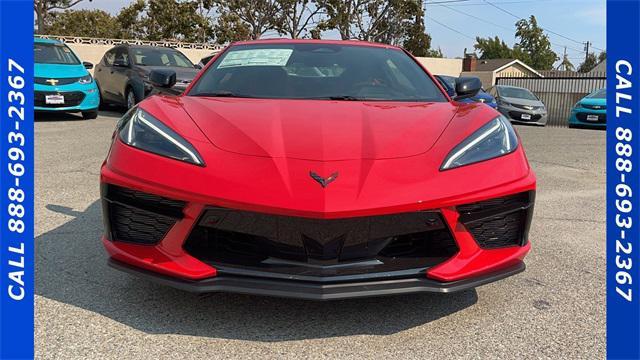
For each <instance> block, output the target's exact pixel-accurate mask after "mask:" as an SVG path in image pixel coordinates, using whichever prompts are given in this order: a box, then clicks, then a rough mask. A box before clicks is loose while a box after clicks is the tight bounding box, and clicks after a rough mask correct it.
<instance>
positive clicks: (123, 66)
mask: <svg viewBox="0 0 640 360" xmlns="http://www.w3.org/2000/svg"><path fill="white" fill-rule="evenodd" d="M197 73H198V69H197V68H196V67H195V66H194V65H193V63H192V62H191V61H190V60H189V59H188V58H187V57H186V56H185V55H184V54H183V53H181V52H180V51H178V50H176V49H172V48H167V47H156V46H144V45H127V44H122V45H118V46H116V47H114V48H112V49H111V50H109V51H107V52H106V53H105V54H104V56H103V57H102V60H101V61H100V63H98V65H96V68H95V71H94V78H95V80H96V83H97V84H98V88H99V89H100V98H101V101H102V104H117V105H124V106H126V107H127V108H131V107H132V106H134V105H135V104H136V103H138V102H140V101H142V100H143V99H144V98H146V97H147V96H149V95H152V94H156V93H168V94H176V95H177V94H180V93H182V92H183V91H184V90H185V89H186V88H187V86H188V85H189V84H190V83H191V81H192V80H193V78H194V77H195V76H196V74H197ZM174 74H175V77H174V78H171V77H172V76H174ZM168 78H171V79H168ZM155 79H161V81H166V82H165V83H158V82H157V81H154V80H155Z"/></svg>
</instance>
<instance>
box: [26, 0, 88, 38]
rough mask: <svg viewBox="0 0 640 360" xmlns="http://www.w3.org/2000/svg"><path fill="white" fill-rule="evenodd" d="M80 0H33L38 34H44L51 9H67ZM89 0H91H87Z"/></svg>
mask: <svg viewBox="0 0 640 360" xmlns="http://www.w3.org/2000/svg"><path fill="white" fill-rule="evenodd" d="M81 1H82V0H35V1H34V2H33V11H34V12H35V13H36V21H37V25H38V34H45V33H46V32H45V30H46V29H45V23H46V21H47V17H48V15H49V14H50V13H51V12H52V11H53V10H67V9H69V8H71V7H73V6H75V5H76V4H78V3H79V2H81ZM89 1H91V0H89Z"/></svg>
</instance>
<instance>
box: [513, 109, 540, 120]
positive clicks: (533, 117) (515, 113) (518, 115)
mask: <svg viewBox="0 0 640 360" xmlns="http://www.w3.org/2000/svg"><path fill="white" fill-rule="evenodd" d="M522 114H527V115H531V119H529V120H523V119H522ZM509 117H511V118H512V119H514V120H518V121H531V122H534V121H538V120H540V119H541V118H542V115H540V114H529V113H526V112H521V111H509Z"/></svg>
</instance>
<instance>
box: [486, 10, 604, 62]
mask: <svg viewBox="0 0 640 360" xmlns="http://www.w3.org/2000/svg"><path fill="white" fill-rule="evenodd" d="M483 1H484V2H485V3H487V4H488V5H491V6H493V7H494V8H496V9H498V10H500V11H502V12H503V13H505V14H508V15H511V16H513V17H514V18H516V19H518V20H520V19H524V18H523V17H521V16H518V15H516V14H514V13H512V12H511V11H509V10H506V9H503V8H501V7H500V6H498V5H496V4H494V3H491V2H489V1H488V0H483ZM540 28H541V29H542V30H544V31H546V32H548V33H550V34H554V35H556V36H560V37H561V38H564V39H567V40H569V41H573V42H575V43H577V44H580V45H584V42H582V41H578V40H576V39H572V38H570V37H568V36H564V35H562V34H559V33H557V32H555V31H553V30H550V29H548V28H543V27H542V26H540ZM591 47H593V48H594V49H597V50H600V51H604V50H602V49H600V48H597V47H595V46H593V44H591Z"/></svg>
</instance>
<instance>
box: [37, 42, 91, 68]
mask: <svg viewBox="0 0 640 360" xmlns="http://www.w3.org/2000/svg"><path fill="white" fill-rule="evenodd" d="M33 57H34V62H35V63H37V64H61V65H78V64H80V60H78V58H77V57H76V56H75V55H74V54H73V51H71V49H69V48H68V47H67V45H64V44H53V43H35V44H33Z"/></svg>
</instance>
